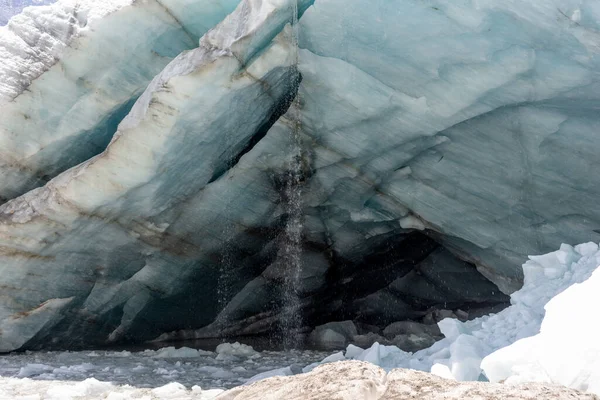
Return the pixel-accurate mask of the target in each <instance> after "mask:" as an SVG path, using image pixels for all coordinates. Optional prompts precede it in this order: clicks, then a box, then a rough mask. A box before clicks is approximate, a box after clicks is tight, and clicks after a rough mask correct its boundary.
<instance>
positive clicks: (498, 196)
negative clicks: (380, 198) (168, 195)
mask: <svg viewBox="0 0 600 400" xmlns="http://www.w3.org/2000/svg"><path fill="white" fill-rule="evenodd" d="M367 9H368V10H369V12H365V10H367ZM599 16H600V8H599V7H598V4H597V3H596V2H594V1H568V0H552V1H532V2H517V1H504V2H499V1H493V0H489V1H476V2H470V1H469V2H461V3H456V2H449V1H427V2H412V1H379V2H375V3H373V2H371V1H366V0H365V1H356V2H352V3H351V4H347V2H343V1H341V0H320V1H318V2H317V3H316V5H315V7H314V8H312V9H311V10H309V11H308V12H307V13H306V15H305V16H304V17H303V18H302V20H301V26H300V29H299V32H300V35H301V37H300V46H301V47H303V48H304V50H303V51H302V53H301V65H300V71H301V73H302V75H303V78H304V80H303V85H302V88H301V92H300V97H301V98H303V99H305V100H306V101H305V107H304V108H303V112H302V118H303V119H302V127H303V130H304V132H306V133H307V134H308V135H310V136H311V137H313V138H314V140H315V142H316V143H317V144H318V145H320V146H323V147H324V148H326V149H327V150H328V151H330V152H334V153H335V154H336V155H337V157H338V161H337V163H338V164H343V165H345V166H349V167H351V169H352V171H359V174H358V176H360V179H361V180H363V181H364V180H368V181H369V182H372V183H371V184H370V185H368V186H370V187H371V190H372V193H375V189H377V193H378V195H384V196H386V197H387V199H388V202H392V203H395V204H400V205H402V206H403V207H405V208H406V209H409V210H410V211H411V213H412V214H414V215H415V216H418V218H419V219H420V220H421V221H422V222H423V224H424V225H425V227H427V228H428V229H431V230H432V231H434V232H437V233H439V234H441V237H440V239H441V240H442V242H444V244H445V245H446V246H448V247H450V248H452V249H453V250H454V251H455V252H456V253H457V254H461V255H462V257H464V258H465V259H469V260H471V261H473V262H475V263H476V264H477V265H478V267H479V269H480V271H482V272H483V273H484V274H486V276H488V277H490V278H491V279H493V280H494V281H495V282H496V283H497V284H499V285H500V286H501V288H503V290H505V291H506V292H510V291H513V290H515V289H516V288H518V286H519V285H520V282H521V279H522V275H521V271H520V268H519V267H518V265H520V264H521V262H522V260H524V259H525V256H526V255H527V254H538V253H544V252H547V251H549V250H551V249H552V248H556V247H557V246H558V245H559V244H560V243H562V242H565V241H566V242H575V243H580V242H585V241H588V240H594V241H597V240H598V237H597V236H598V234H597V233H596V232H595V230H597V229H598V223H599V222H600V221H599V217H600V214H599V212H600V209H599V208H598V205H597V202H596V200H595V199H597V198H598V191H597V188H598V187H599V186H598V182H597V180H596V178H595V177H593V176H591V175H590V174H589V173H588V171H589V169H590V168H593V166H594V165H595V164H596V156H595V153H596V152H595V151H594V150H592V149H595V148H596V147H597V141H598V136H597V135H596V132H597V131H598V123H599V121H598V116H597V110H598V106H599V100H600V97H599V95H598V93H599V92H598V88H599V79H600V69H599V66H600V64H599V62H600V58H599V52H600V47H599V43H600V41H599V39H600V31H599V29H600V24H599ZM352 174H354V172H352ZM338 179H340V181H339V182H340V185H341V184H342V182H343V180H342V179H354V180H355V181H356V180H357V179H356V177H355V176H352V175H348V176H344V177H339V178H338ZM329 185H330V186H332V187H333V188H335V187H336V184H335V183H333V184H332V183H331V182H330V183H329ZM366 186H367V185H366ZM364 195H365V194H364V193H361V194H360V196H364ZM355 198H356V200H357V201H358V200H359V198H358V197H355ZM345 204H349V202H347V201H345ZM365 204H366V203H364V202H362V201H361V202H358V203H357V208H356V210H354V211H358V210H359V209H361V208H362V207H363V206H364V205H365ZM379 207H380V206H379ZM376 210H377V211H383V212H388V213H390V214H392V215H394V217H398V214H397V213H396V212H394V210H387V209H385V208H384V209H376Z"/></svg>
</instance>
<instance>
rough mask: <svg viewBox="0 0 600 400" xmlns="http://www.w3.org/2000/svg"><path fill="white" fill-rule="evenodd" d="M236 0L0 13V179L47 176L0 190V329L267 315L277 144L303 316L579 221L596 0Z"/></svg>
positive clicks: (459, 301) (456, 295) (455, 276)
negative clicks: (295, 197) (297, 232)
mask: <svg viewBox="0 0 600 400" xmlns="http://www.w3.org/2000/svg"><path fill="white" fill-rule="evenodd" d="M235 3H236V2H233V1H220V2H206V3H204V2H196V1H188V0H179V1H175V0H172V1H167V0H164V1H161V2H157V1H148V2H141V3H135V4H133V5H132V4H131V2H130V1H128V0H110V1H104V2H93V3H91V2H90V3H89V4H88V3H85V2H84V3H83V4H87V5H88V6H87V7H88V8H87V10H88V12H86V13H82V14H81V15H80V9H77V10H76V9H75V8H74V7H71V8H69V7H70V6H69V4H71V3H70V2H69V1H65V0H61V1H60V2H59V3H57V4H55V5H53V6H51V7H50V8H39V10H46V11H45V12H39V11H35V12H34V11H27V12H25V13H24V14H22V15H20V16H18V17H15V18H13V20H12V21H11V23H9V25H8V27H7V28H3V29H4V30H2V31H0V39H1V40H0V43H2V45H0V55H2V57H0V60H2V62H3V63H4V64H0V76H2V77H6V79H2V80H1V82H2V83H0V85H4V86H1V87H2V88H3V89H2V91H1V93H2V94H1V96H4V97H2V99H4V100H2V102H1V103H0V108H2V112H3V117H2V118H0V139H1V140H2V143H3V144H4V146H3V147H2V151H1V152H0V171H2V172H1V173H0V177H2V178H0V190H1V191H4V193H5V194H4V195H3V196H4V198H5V199H9V198H12V197H15V196H17V195H19V194H20V193H22V192H24V191H26V190H29V189H31V188H33V187H36V186H40V185H42V184H44V183H45V186H43V187H40V188H37V189H34V190H31V191H29V192H27V193H26V194H24V195H23V196H21V197H18V198H16V199H14V200H11V201H9V202H8V203H6V204H5V205H3V206H2V207H0V214H1V217H0V232H1V234H0V284H1V285H2V287H3V288H5V290H3V295H4V297H2V298H1V300H0V326H2V329H3V330H2V332H1V333H0V349H1V350H12V349H16V348H20V347H23V346H24V347H32V346H43V345H47V344H48V343H50V342H51V339H50V338H51V337H53V338H54V339H55V340H56V343H59V344H62V345H65V344H72V343H84V344H85V343H100V342H107V341H115V340H125V339H131V340H140V339H149V338H150V337H151V336H152V335H158V334H159V333H161V332H164V331H168V330H180V329H184V330H183V331H180V332H177V333H174V334H172V335H171V336H170V337H181V338H185V337H206V336H214V335H216V334H240V333H248V334H251V333H257V332H265V331H266V330H268V329H271V328H272V326H273V324H274V323H275V322H276V321H277V319H278V318H280V317H281V315H280V313H279V310H280V309H281V307H282V304H280V303H281V298H282V293H281V292H282V290H284V287H283V286H284V285H283V284H282V282H284V281H285V276H286V274H287V273H288V272H289V266H288V265H285V264H283V263H281V260H278V258H277V248H278V246H279V245H280V244H281V240H282V239H281V235H280V233H281V231H282V228H283V227H284V226H285V224H286V220H287V219H288V218H289V217H290V216H289V215H288V213H287V211H286V207H285V202H286V201H287V200H286V198H285V193H284V192H285V191H284V190H283V188H284V186H285V179H286V174H288V171H289V169H290V165H291V164H293V163H297V164H296V167H298V168H299V169H300V174H301V177H300V180H299V181H300V182H299V184H300V185H301V186H302V190H301V193H302V195H301V199H300V200H301V201H300V203H301V205H302V212H303V218H302V222H303V225H302V232H301V233H302V244H301V249H300V253H301V258H302V264H303V269H302V271H301V273H300V276H299V281H298V286H299V287H298V288H296V291H297V293H298V294H299V296H300V298H299V304H300V306H301V307H302V312H303V313H306V314H307V315H310V316H311V318H312V322H313V323H319V322H326V321H319V318H333V317H336V318H356V317H358V316H360V317H361V318H366V319H367V320H368V321H377V322H380V323H389V322H392V321H388V320H387V319H386V318H393V319H405V318H415V319H416V318H421V317H423V315H424V314H425V313H426V312H427V308H428V307H433V306H436V305H439V304H445V303H448V302H450V303H451V304H453V305H454V306H456V307H458V306H462V305H464V304H470V305H474V306H479V305H486V304H487V305H490V304H492V305H493V304H502V303H503V302H505V301H506V299H507V297H506V296H505V295H504V294H503V293H501V292H500V291H498V289H497V287H496V286H495V285H497V286H498V287H499V288H500V289H501V290H502V291H503V292H504V293H509V292H512V291H514V290H515V289H516V288H518V287H519V286H520V285H521V283H522V274H521V270H520V265H521V264H522V262H523V260H524V259H525V257H526V255H527V254H535V253H543V252H545V251H547V250H549V248H550V247H556V246H558V244H559V243H560V242H563V241H564V242H568V241H572V242H585V241H588V240H594V241H598V240H599V239H598V238H597V236H598V235H599V234H598V233H597V232H596V230H597V229H599V228H598V219H599V217H600V209H598V206H597V204H596V203H597V202H596V201H595V199H596V198H597V195H598V193H597V191H598V189H597V188H598V187H600V185H598V184H599V183H600V182H597V180H598V178H596V177H595V175H593V174H591V173H590V171H592V170H593V166H595V163H596V157H595V153H596V152H595V150H594V149H595V146H594V145H595V143H596V141H597V135H596V134H595V133H596V131H597V130H598V128H599V121H598V116H597V110H598V108H599V106H600V101H599V100H600V99H599V98H598V96H599V95H598V93H600V92H599V91H598V89H599V85H598V81H599V77H600V74H599V72H600V68H599V60H600V58H599V57H598V54H599V52H600V47H599V43H600V40H599V38H600V34H599V31H600V26H599V22H598V21H599V20H600V8H599V7H598V5H597V4H596V2H593V1H579V0H578V1H574V0H573V1H572V0H547V1H531V2H528V3H527V4H524V3H522V2H518V1H502V2H501V1H498V0H478V1H467V2H460V3H456V2H450V1H444V0H428V1H423V2H412V1H408V0H395V1H375V2H373V1H366V0H356V1H353V2H351V3H348V2H342V1H341V0H315V1H314V5H313V1H308V0H305V1H300V2H299V4H298V6H299V14H300V15H301V18H300V22H299V24H298V26H297V27H296V29H290V28H284V26H286V25H288V24H289V23H290V22H293V9H294V4H295V2H294V1H292V0H269V1H264V0H263V1H259V0H246V1H243V2H242V3H241V4H240V5H239V6H238V7H237V8H236V9H235V11H233V13H231V14H229V15H228V16H227V17H225V15H227V13H228V12H229V11H231V9H233V8H234V7H235V6H236V4H235ZM311 5H313V6H312V7H310V6H311ZM221 20H222V22H221V23H220V24H219V25H217V27H216V28H215V29H213V30H210V31H208V32H207V33H206V34H205V32H206V31H207V30H208V29H209V28H210V26H212V25H214V24H216V23H217V22H218V21H221ZM92 28H94V29H92ZM46 31H48V32H46ZM294 32H297V33H298V35H299V38H298V39H299V48H296V47H295V46H294V43H295V40H294V39H293V38H291V37H290V35H292V34H293V33H294ZM50 33H52V35H54V36H52V35H50ZM123 37H127V39H128V40H120V39H121V38H123ZM199 37H201V39H200V41H199V47H197V48H194V47H196V46H197V43H198V42H197V40H198V38H199ZM27 41H29V42H27ZM7 43H8V44H11V43H13V44H14V46H13V47H11V46H8V45H7ZM23 43H25V44H23ZM2 46H4V47H2ZM128 46H129V47H128ZM190 48H194V49H193V50H189V51H186V50H187V49H190ZM2 52H5V53H2ZM31 52H33V53H34V54H35V55H36V57H39V62H35V63H32V62H31V57H33V56H32V55H31V54H32V53H31ZM5 55H6V56H5ZM14 71H18V74H16V75H14ZM161 71H162V72H161ZM11 74H13V75H11ZM23 79H24V81H23ZM300 80H301V83H300V84H299V85H298V83H299V81H300ZM138 97H139V98H138ZM294 99H295V101H294V104H293V109H292V110H290V111H289V112H287V113H286V111H287V110H288V106H289V105H290V103H291V102H292V100H294ZM134 103H135V104H134ZM32 111H34V112H35V113H36V114H33V115H30V114H31V113H32ZM4 115H6V117H4ZM125 115H127V116H126V117H125ZM117 124H120V125H119V128H118V131H117V132H116V134H115V135H114V137H113V135H112V134H113V132H114V130H116V126H117ZM294 134H295V135H296V136H297V137H294ZM109 141H110V144H108V147H107V148H106V150H104V147H105V146H106V145H107V143H108V142H109ZM294 146H299V147H300V149H299V153H300V157H297V158H296V157H294V155H295V154H297V153H298V152H297V151H296V150H298V149H297V148H296V147H294ZM103 150H104V151H103ZM97 153H99V154H98V155H96V154H97ZM2 154H5V156H4V158H2V157H3V156H2ZM9 156H10V158H9ZM2 160H6V161H2ZM84 160H87V161H84ZM82 161H84V162H82ZM2 162H5V167H2ZM81 162H82V163H81ZM298 163H299V164H298ZM73 166H74V167H73ZM70 167H73V168H72V169H70V170H68V171H66V172H63V173H62V174H61V172H62V171H64V170H65V169H68V168H70ZM2 168H4V169H2ZM40 174H42V175H40ZM57 174H59V175H58V176H57V177H55V178H54V179H51V178H53V177H54V176H55V175H57ZM50 179H51V180H50ZM48 180H49V182H47V183H46V181H48ZM440 244H442V245H443V247H444V248H442V247H441V246H440ZM457 257H458V258H457ZM224 259H228V260H229V262H228V263H227V265H226V266H225V269H226V271H225V270H221V269H223V264H224V263H223V260H224ZM473 265H475V266H476V267H477V269H478V270H479V271H480V272H481V273H482V274H483V275H485V276H486V277H487V278H488V279H490V280H491V281H492V282H493V284H492V283H491V282H489V281H488V280H486V279H483V277H482V276H481V275H480V274H479V273H478V272H477V271H475V269H474V268H473ZM223 275H226V277H225V278H227V279H224V276H223ZM465 282H468V284H465ZM494 284H495V285H494ZM220 286H221V287H225V288H226V290H223V291H222V292H221V293H219V290H220V289H219V287H220ZM415 288H419V290H415ZM219 297H221V298H219ZM390 309H392V310H393V312H390V311H389V310H390ZM382 310H384V311H382ZM198 328H200V329H198ZM69 341H71V342H69Z"/></svg>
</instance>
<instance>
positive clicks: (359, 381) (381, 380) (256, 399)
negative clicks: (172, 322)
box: [217, 361, 598, 400]
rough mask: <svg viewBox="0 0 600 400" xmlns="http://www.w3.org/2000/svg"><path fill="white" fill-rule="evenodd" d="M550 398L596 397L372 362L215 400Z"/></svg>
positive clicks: (329, 368)
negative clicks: (448, 376)
mask: <svg viewBox="0 0 600 400" xmlns="http://www.w3.org/2000/svg"><path fill="white" fill-rule="evenodd" d="M282 399H285V400H333V399H336V400H363V399H364V400H408V399H419V400H442V399H443V400H462V399H485V400H496V399H497V400H501V399H502V400H504V399H511V400H546V399H548V400H550V399H556V400H559V399H572V400H576V399H582V400H583V399H585V400H598V397H597V396H595V395H593V394H589V393H582V392H579V391H576V390H573V389H568V388H565V387H561V386H552V385H542V384H538V383H527V384H522V385H514V386H513V385H504V384H492V383H483V382H457V381H453V380H448V379H444V378H441V377H438V376H435V375H432V374H429V373H426V372H419V371H413V370H406V369H395V370H393V371H391V372H390V373H388V374H386V372H385V371H384V370H383V369H381V368H379V367H377V366H375V365H373V364H370V363H365V362H361V361H342V362H335V363H331V364H325V365H322V366H319V367H317V368H315V369H314V370H313V371H312V372H309V373H306V374H301V375H295V376H286V377H275V378H270V379H265V380H262V381H258V382H255V383H253V384H252V385H249V386H242V387H237V388H234V389H231V390H229V391H227V392H225V393H223V394H221V395H220V396H218V397H217V400H282Z"/></svg>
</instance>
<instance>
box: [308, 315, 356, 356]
mask: <svg viewBox="0 0 600 400" xmlns="http://www.w3.org/2000/svg"><path fill="white" fill-rule="evenodd" d="M357 335H358V330H357V329H356V325H354V322H352V321H341V322H329V323H327V324H325V325H320V326H317V327H316V328H315V329H314V330H313V331H312V332H311V334H310V335H309V337H308V341H309V343H310V344H311V345H313V346H317V347H318V348H320V349H324V350H339V349H344V348H345V347H346V346H347V345H348V343H350V342H351V341H352V340H353V339H354V338H355V337H356V336H357Z"/></svg>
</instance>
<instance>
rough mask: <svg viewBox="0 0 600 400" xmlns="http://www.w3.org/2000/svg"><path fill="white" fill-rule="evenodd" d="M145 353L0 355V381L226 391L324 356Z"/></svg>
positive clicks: (188, 351) (192, 351)
mask: <svg viewBox="0 0 600 400" xmlns="http://www.w3.org/2000/svg"><path fill="white" fill-rule="evenodd" d="M174 350H175V348H173V347H171V348H166V349H165V348H163V349H159V350H145V351H137V352H135V351H127V350H123V351H98V350H95V351H81V352H70V351H66V352H62V351H61V352H26V353H15V354H8V355H4V356H0V377H12V378H30V379H33V380H46V381H49V380H52V381H54V380H58V381H83V380H85V379H88V378H95V379H97V380H98V381H102V382H111V383H113V384H115V385H131V386H134V387H137V388H156V387H161V386H164V385H166V384H168V383H170V382H178V383H180V384H182V385H184V386H186V387H187V388H191V387H193V386H195V385H197V386H200V387H201V388H202V389H211V388H221V389H227V388H231V387H234V386H239V385H242V384H243V383H245V382H246V381H247V380H248V379H249V378H251V377H252V376H254V375H257V374H259V373H263V372H265V371H270V370H275V369H279V368H284V367H289V366H290V365H293V366H296V367H297V368H298V370H300V369H301V368H302V367H304V366H306V365H308V364H311V363H313V362H316V361H321V360H322V359H323V358H324V357H326V356H327V355H329V353H325V352H320V351H311V350H290V351H262V352H254V353H252V352H244V351H241V352H239V351H238V352H237V353H236V350H235V349H234V350H233V351H221V353H220V354H217V353H216V352H207V351H204V350H195V349H192V348H188V347H183V348H180V349H178V350H176V351H174Z"/></svg>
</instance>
